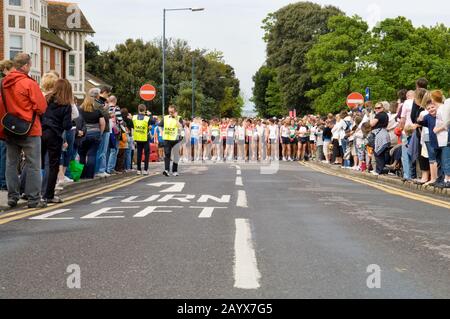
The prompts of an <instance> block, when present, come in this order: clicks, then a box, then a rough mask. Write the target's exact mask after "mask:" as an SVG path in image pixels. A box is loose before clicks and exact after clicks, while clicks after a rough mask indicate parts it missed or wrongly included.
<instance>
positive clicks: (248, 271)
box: [234, 219, 261, 289]
mask: <svg viewBox="0 0 450 319" xmlns="http://www.w3.org/2000/svg"><path fill="white" fill-rule="evenodd" d="M234 253H235V257H234V287H235V288H238V289H258V288H260V283H259V280H260V279H261V274H260V272H259V270H258V264H257V261H256V253H255V249H254V247H253V242H252V235H251V229H250V223H249V221H248V220H247V219H236V237H235V241H234Z"/></svg>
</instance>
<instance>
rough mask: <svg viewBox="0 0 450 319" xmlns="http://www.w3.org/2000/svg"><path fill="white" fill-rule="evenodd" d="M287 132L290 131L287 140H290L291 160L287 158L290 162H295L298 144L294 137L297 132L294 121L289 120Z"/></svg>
mask: <svg viewBox="0 0 450 319" xmlns="http://www.w3.org/2000/svg"><path fill="white" fill-rule="evenodd" d="M289 131H290V135H289V140H290V143H291V145H290V150H289V151H290V154H291V158H289V160H290V161H297V148H298V147H297V144H298V140H297V136H296V131H297V124H295V120H294V119H291V126H290V127H289Z"/></svg>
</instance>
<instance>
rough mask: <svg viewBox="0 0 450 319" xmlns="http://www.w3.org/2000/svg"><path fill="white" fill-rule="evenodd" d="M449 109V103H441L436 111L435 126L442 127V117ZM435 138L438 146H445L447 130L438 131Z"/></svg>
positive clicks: (443, 123)
mask: <svg viewBox="0 0 450 319" xmlns="http://www.w3.org/2000/svg"><path fill="white" fill-rule="evenodd" d="M449 111H450V103H448V104H447V105H441V106H440V107H439V108H438V110H437V113H436V127H443V126H444V125H445V122H444V118H445V113H449ZM437 139H438V143H439V147H446V146H447V143H448V130H446V131H443V132H440V133H439V134H437Z"/></svg>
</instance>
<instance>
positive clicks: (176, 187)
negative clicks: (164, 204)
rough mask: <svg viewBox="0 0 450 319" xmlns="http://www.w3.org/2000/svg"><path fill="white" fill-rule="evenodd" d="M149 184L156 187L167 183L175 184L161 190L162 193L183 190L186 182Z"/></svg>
mask: <svg viewBox="0 0 450 319" xmlns="http://www.w3.org/2000/svg"><path fill="white" fill-rule="evenodd" d="M147 185H148V186H155V187H162V186H166V185H173V186H171V187H169V188H167V189H164V190H162V191H159V192H160V193H179V192H182V191H183V189H184V186H185V185H186V183H166V182H163V183H154V184H147Z"/></svg>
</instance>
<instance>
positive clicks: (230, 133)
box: [225, 119, 236, 162]
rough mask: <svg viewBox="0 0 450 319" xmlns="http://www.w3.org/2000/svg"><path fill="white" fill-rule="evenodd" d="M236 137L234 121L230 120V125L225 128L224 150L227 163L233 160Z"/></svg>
mask: <svg viewBox="0 0 450 319" xmlns="http://www.w3.org/2000/svg"><path fill="white" fill-rule="evenodd" d="M235 135H236V120H235V119H231V120H230V124H229V125H228V127H227V147H226V150H225V156H226V157H227V161H229V162H232V161H233V160H234V142H235Z"/></svg>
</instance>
